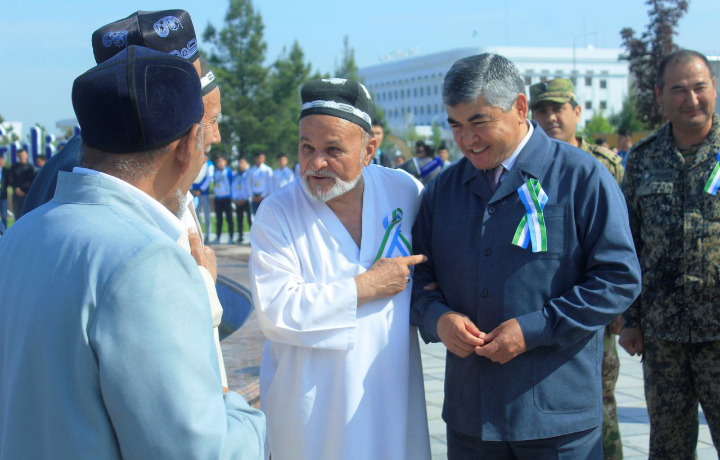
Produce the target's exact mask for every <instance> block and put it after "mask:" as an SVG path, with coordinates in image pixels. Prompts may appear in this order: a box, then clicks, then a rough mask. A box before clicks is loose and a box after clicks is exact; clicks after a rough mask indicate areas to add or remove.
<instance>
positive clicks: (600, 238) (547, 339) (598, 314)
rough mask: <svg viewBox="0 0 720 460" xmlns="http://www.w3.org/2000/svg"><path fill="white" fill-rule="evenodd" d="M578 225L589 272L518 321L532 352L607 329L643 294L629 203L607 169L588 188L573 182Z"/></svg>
mask: <svg viewBox="0 0 720 460" xmlns="http://www.w3.org/2000/svg"><path fill="white" fill-rule="evenodd" d="M573 185H574V186H573V188H572V189H571V190H572V192H571V193H574V194H575V202H574V209H573V211H572V212H571V219H572V222H575V223H576V224H575V230H576V231H577V232H578V238H579V246H580V247H578V248H570V251H574V250H580V251H582V254H583V259H584V261H585V267H584V268H585V269H584V271H583V273H580V274H579V276H578V282H577V283H576V284H575V285H574V286H573V287H572V288H571V289H570V290H569V291H567V292H565V293H563V294H562V295H561V296H559V297H557V298H554V299H550V300H549V301H548V302H547V303H546V304H545V305H544V307H543V308H542V309H541V310H538V311H535V312H533V313H529V314H527V315H523V316H520V317H518V318H517V320H518V322H519V323H520V327H521V328H522V331H523V335H524V338H525V343H526V346H527V349H528V350H531V349H533V348H536V347H539V346H553V347H556V348H560V349H563V348H567V347H570V346H572V345H574V344H576V343H578V342H579V341H580V340H582V339H584V338H587V337H588V335H590V334H592V333H594V332H597V331H598V330H600V329H602V328H603V327H605V325H606V324H608V323H609V322H610V321H612V320H613V318H615V317H617V316H618V315H619V314H621V313H622V312H623V311H625V309H627V307H628V306H629V305H630V304H631V303H632V302H633V301H634V300H635V298H637V296H638V295H639V294H640V289H641V285H640V263H639V262H638V258H637V255H636V253H635V246H634V245H633V240H632V235H631V232H630V226H629V223H628V211H627V208H626V206H625V199H624V198H623V195H622V192H621V191H620V188H619V187H618V185H617V183H616V182H615V180H614V178H613V177H612V176H611V175H610V173H609V172H607V170H605V169H604V168H603V167H602V166H601V165H599V164H598V165H597V168H596V169H595V170H594V171H593V174H592V175H591V176H590V178H588V179H587V180H585V181H583V184H582V186H580V185H579V184H573Z"/></svg>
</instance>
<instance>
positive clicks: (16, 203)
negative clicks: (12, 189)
mask: <svg viewBox="0 0 720 460" xmlns="http://www.w3.org/2000/svg"><path fill="white" fill-rule="evenodd" d="M12 203H13V214H14V215H15V222H17V220H18V219H19V218H21V217H22V208H23V204H24V203H25V197H24V196H18V195H17V194H15V193H13V198H12Z"/></svg>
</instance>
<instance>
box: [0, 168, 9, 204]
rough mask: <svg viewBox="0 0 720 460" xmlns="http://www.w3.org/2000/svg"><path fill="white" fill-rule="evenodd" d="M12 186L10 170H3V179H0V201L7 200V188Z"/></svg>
mask: <svg viewBox="0 0 720 460" xmlns="http://www.w3.org/2000/svg"><path fill="white" fill-rule="evenodd" d="M9 186H10V169H9V168H2V177H0V200H7V196H8V192H7V188H8V187H9Z"/></svg>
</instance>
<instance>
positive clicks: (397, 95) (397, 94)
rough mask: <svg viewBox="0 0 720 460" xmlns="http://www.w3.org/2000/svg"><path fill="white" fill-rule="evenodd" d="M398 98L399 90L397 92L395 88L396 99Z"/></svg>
mask: <svg viewBox="0 0 720 460" xmlns="http://www.w3.org/2000/svg"><path fill="white" fill-rule="evenodd" d="M397 98H398V92H397V90H395V99H397Z"/></svg>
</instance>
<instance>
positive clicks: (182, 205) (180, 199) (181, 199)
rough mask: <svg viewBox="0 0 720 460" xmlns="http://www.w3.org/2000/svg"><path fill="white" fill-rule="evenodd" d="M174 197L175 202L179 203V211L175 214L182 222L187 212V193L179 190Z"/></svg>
mask: <svg viewBox="0 0 720 460" xmlns="http://www.w3.org/2000/svg"><path fill="white" fill-rule="evenodd" d="M174 195H175V196H174V197H173V201H174V202H175V203H177V211H176V212H175V213H174V214H175V216H177V218H178V219H180V220H182V218H183V215H185V211H187V204H188V198H187V193H183V192H182V190H180V189H177V190H176V191H175V193H174Z"/></svg>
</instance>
